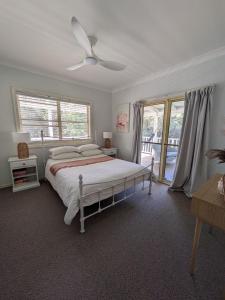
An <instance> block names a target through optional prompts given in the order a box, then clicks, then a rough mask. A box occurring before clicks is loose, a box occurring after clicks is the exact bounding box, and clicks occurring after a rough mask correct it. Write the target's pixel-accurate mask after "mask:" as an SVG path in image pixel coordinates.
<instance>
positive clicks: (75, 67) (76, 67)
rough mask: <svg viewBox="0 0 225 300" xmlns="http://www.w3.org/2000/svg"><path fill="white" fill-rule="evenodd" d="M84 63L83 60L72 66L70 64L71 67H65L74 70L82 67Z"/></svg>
mask: <svg viewBox="0 0 225 300" xmlns="http://www.w3.org/2000/svg"><path fill="white" fill-rule="evenodd" d="M85 65H86V64H85V63H84V62H81V63H79V64H77V65H74V66H71V67H68V68H66V69H67V70H68V71H75V70H78V69H80V68H82V67H83V66H85Z"/></svg>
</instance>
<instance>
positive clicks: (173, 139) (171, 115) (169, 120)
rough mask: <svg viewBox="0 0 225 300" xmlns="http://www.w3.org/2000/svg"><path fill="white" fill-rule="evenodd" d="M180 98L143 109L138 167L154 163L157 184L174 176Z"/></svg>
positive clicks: (181, 101) (168, 180) (180, 125)
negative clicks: (152, 159) (152, 160)
mask: <svg viewBox="0 0 225 300" xmlns="http://www.w3.org/2000/svg"><path fill="white" fill-rule="evenodd" d="M183 113H184V101H183V98H178V99H166V100H162V101H160V102H157V103H154V104H151V105H150V104H149V105H146V106H145V107H144V120H143V131H142V153H141V163H142V164H143V165H148V164H150V161H151V158H152V156H153V157H154V159H155V165H154V174H155V175H156V176H157V177H158V179H159V181H162V182H170V181H172V179H173V176H174V170H175V166H176V159H177V151H178V146H179V143H180V135H181V127H182V122H183Z"/></svg>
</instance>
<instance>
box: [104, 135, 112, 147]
mask: <svg viewBox="0 0 225 300" xmlns="http://www.w3.org/2000/svg"><path fill="white" fill-rule="evenodd" d="M103 138H104V140H105V145H104V147H105V148H112V132H103Z"/></svg>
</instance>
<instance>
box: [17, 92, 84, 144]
mask: <svg viewBox="0 0 225 300" xmlns="http://www.w3.org/2000/svg"><path fill="white" fill-rule="evenodd" d="M16 103H17V111H18V123H19V127H20V128H19V129H20V130H21V131H25V132H29V133H30V135H31V140H32V141H39V140H41V130H43V133H44V137H45V139H46V140H64V139H74V138H84V139H85V138H89V137H90V105H88V104H80V103H74V102H69V101H65V99H57V98H51V97H38V96H31V95H25V94H23V93H17V94H16Z"/></svg>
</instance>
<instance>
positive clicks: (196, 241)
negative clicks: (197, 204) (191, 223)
mask: <svg viewBox="0 0 225 300" xmlns="http://www.w3.org/2000/svg"><path fill="white" fill-rule="evenodd" d="M201 228H202V222H201V220H200V219H199V218H196V225H195V234H194V239H193V246H192V256H191V266H190V273H191V275H193V274H194V270H195V261H196V254H197V249H198V244H199V238H200V234H201Z"/></svg>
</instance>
